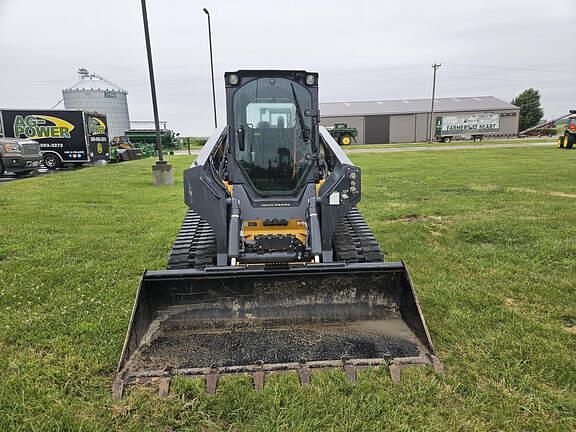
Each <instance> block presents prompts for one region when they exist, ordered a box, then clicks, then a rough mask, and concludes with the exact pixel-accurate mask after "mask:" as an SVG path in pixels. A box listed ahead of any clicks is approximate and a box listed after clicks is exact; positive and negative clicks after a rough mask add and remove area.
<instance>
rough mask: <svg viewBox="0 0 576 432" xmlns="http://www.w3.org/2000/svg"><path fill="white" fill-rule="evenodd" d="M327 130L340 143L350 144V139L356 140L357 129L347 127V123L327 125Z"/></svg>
mask: <svg viewBox="0 0 576 432" xmlns="http://www.w3.org/2000/svg"><path fill="white" fill-rule="evenodd" d="M327 130H328V132H330V135H332V138H334V139H335V140H336V141H337V142H338V144H340V145H350V144H352V140H354V142H356V137H357V136H358V129H356V128H353V127H348V124H347V123H335V124H334V126H332V127H328V128H327Z"/></svg>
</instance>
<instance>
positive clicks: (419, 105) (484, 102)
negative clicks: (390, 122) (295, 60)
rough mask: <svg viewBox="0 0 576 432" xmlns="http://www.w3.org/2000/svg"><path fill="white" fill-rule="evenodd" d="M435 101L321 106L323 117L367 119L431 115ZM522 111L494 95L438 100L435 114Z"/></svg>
mask: <svg viewBox="0 0 576 432" xmlns="http://www.w3.org/2000/svg"><path fill="white" fill-rule="evenodd" d="M431 101H432V99H405V100H381V101H364V102H327V103H321V104H320V114H321V116H322V117H345V116H364V115H379V114H413V113H426V112H430V104H431ZM511 109H514V110H518V109H520V108H518V107H517V106H514V105H512V104H509V103H508V102H504V101H503V100H501V99H498V98H496V97H494V96H477V97H459V98H436V99H435V102H434V111H436V112H461V111H490V110H511Z"/></svg>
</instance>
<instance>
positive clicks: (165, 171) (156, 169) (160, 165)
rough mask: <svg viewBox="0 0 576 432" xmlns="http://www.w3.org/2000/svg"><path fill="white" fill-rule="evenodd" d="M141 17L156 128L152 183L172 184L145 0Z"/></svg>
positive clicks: (157, 184) (143, 0)
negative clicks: (155, 150)
mask: <svg viewBox="0 0 576 432" xmlns="http://www.w3.org/2000/svg"><path fill="white" fill-rule="evenodd" d="M141 3H142V19H143V21H144V38H145V39H146V54H147V56H148V73H149V75H150V92H151V93H152V110H153V111H154V126H155V128H156V148H157V149H158V160H157V161H156V165H154V166H152V175H153V178H154V185H155V186H160V185H171V184H173V182H174V181H173V178H172V166H171V165H169V164H168V163H167V162H166V161H165V160H164V155H163V153H162V139H161V137H160V119H159V117H158V102H157V99H156V82H155V80H154V66H153V63H152V47H151V45H150V31H149V30H148V12H147V11H146V0H142V1H141Z"/></svg>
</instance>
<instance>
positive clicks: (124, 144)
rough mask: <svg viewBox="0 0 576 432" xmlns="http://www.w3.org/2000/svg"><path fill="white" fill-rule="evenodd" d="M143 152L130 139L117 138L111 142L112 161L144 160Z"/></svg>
mask: <svg viewBox="0 0 576 432" xmlns="http://www.w3.org/2000/svg"><path fill="white" fill-rule="evenodd" d="M142 157H143V155H142V150H141V149H139V148H137V147H135V146H134V145H133V144H132V143H131V142H130V138H128V137H126V136H116V137H114V138H112V141H110V161H111V162H125V161H129V160H135V159H142Z"/></svg>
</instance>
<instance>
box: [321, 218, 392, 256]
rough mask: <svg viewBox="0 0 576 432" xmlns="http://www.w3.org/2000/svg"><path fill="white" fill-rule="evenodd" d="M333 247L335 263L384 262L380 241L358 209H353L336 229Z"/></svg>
mask: <svg viewBox="0 0 576 432" xmlns="http://www.w3.org/2000/svg"><path fill="white" fill-rule="evenodd" d="M332 246H333V248H334V254H335V261H339V262H341V261H344V262H347V263H357V262H382V261H384V255H383V254H382V251H381V250H380V246H379V245H378V241H377V240H376V238H375V237H374V234H373V233H372V231H371V230H370V228H369V227H368V224H367V223H366V221H365V220H364V218H363V217H362V215H361V214H360V212H359V211H358V209H357V208H356V207H353V208H352V209H351V210H350V211H349V212H348V214H347V215H346V216H344V217H343V218H342V220H341V221H340V223H339V224H338V226H337V227H336V230H335V231H334V237H333V242H332Z"/></svg>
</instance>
